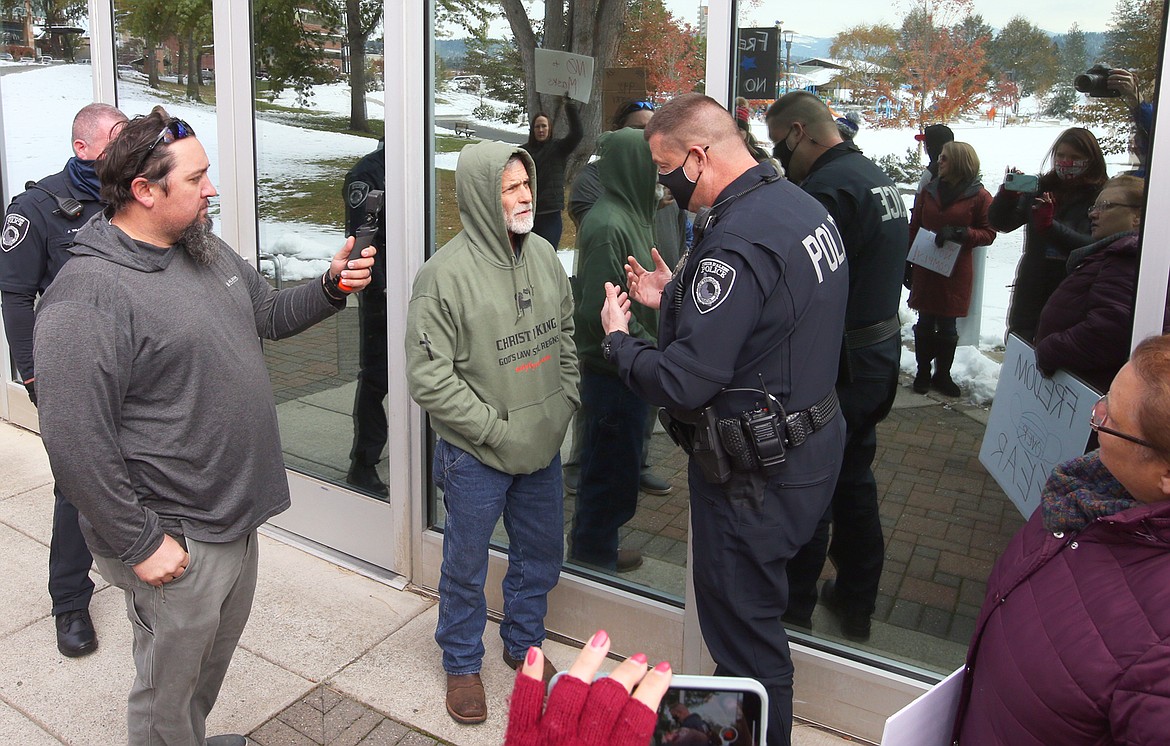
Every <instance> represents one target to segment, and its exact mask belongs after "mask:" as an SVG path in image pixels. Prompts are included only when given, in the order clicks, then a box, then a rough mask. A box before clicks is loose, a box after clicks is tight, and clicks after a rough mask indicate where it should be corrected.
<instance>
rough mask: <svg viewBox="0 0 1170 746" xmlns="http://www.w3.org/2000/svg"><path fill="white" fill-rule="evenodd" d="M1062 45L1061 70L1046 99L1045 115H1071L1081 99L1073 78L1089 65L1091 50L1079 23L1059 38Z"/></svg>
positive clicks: (1059, 43)
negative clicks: (1074, 86)
mask: <svg viewBox="0 0 1170 746" xmlns="http://www.w3.org/2000/svg"><path fill="white" fill-rule="evenodd" d="M1058 45H1059V47H1060V71H1059V74H1058V75H1057V79H1056V84H1055V85H1053V86H1052V89H1051V90H1050V91H1049V92H1048V95H1047V96H1046V97H1045V99H1044V109H1043V112H1044V115H1045V116H1050V117H1061V118H1064V117H1069V116H1071V115H1072V113H1073V110H1074V109H1075V108H1076V105H1077V102H1078V101H1079V100H1080V96H1079V94H1077V91H1076V89H1075V88H1073V79H1074V78H1076V76H1077V75H1080V74H1081V73H1082V72H1084V71H1085V69H1086V68H1087V67H1088V66H1089V62H1088V61H1089V50H1088V46H1087V41H1086V37H1085V32H1084V31H1081V29H1080V27H1079V26H1078V25H1077V24H1075V23H1074V24H1073V25H1072V27H1071V28H1069V30H1068V33H1067V34H1065V35H1064V37H1063V38H1061V39H1059V40H1058Z"/></svg>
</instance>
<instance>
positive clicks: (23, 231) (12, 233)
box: [0, 212, 29, 252]
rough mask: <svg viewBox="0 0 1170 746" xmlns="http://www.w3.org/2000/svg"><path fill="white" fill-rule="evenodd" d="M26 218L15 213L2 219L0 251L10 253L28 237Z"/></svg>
mask: <svg viewBox="0 0 1170 746" xmlns="http://www.w3.org/2000/svg"><path fill="white" fill-rule="evenodd" d="M28 226H29V222H28V218H26V217H25V216H23V215H18V214H17V213H15V212H14V213H10V214H9V215H8V217H7V218H5V219H4V231H3V233H0V249H3V250H4V251H6V252H7V251H12V250H13V249H15V248H16V247H17V246H19V245H20V242H21V241H23V240H24V237H25V236H27V235H28Z"/></svg>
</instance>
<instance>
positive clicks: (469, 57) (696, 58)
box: [428, 3, 703, 604]
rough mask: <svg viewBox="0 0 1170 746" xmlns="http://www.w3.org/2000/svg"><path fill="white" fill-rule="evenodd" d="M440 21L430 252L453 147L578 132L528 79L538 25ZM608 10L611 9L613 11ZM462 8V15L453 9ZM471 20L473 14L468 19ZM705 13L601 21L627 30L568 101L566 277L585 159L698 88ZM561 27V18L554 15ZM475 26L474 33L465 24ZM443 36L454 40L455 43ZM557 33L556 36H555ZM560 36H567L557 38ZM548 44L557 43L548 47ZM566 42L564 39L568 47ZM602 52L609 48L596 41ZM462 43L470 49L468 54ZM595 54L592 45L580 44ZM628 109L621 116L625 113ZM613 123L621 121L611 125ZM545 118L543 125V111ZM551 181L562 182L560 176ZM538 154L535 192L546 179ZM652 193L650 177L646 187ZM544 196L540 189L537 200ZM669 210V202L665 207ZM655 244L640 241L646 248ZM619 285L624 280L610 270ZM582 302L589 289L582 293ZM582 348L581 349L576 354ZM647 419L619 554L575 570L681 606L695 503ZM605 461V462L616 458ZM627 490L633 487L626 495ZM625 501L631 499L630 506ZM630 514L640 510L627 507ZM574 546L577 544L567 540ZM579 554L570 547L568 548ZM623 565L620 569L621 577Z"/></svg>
mask: <svg viewBox="0 0 1170 746" xmlns="http://www.w3.org/2000/svg"><path fill="white" fill-rule="evenodd" d="M442 10H443V13H444V16H443V17H442V18H441V19H440V28H439V29H438V32H439V33H438V34H437V35H438V36H439V40H438V42H437V44H436V52H437V56H438V58H439V59H438V64H439V67H438V68H437V69H436V73H435V90H434V92H433V96H434V99H433V101H434V110H433V111H434V122H435V125H436V128H435V133H434V141H433V142H434V153H435V171H434V174H435V176H434V203H435V206H434V210H433V212H432V214H433V215H434V216H435V217H434V222H433V226H434V232H435V235H434V238H433V243H432V244H431V245H430V247H428V253H429V252H431V251H434V250H435V249H436V248H437V247H439V246H442V245H443V244H444V243H445V242H446V241H447V240H449V239H450V237H451V236H453V235H454V234H455V233H457V232H458V231H459V230H460V228H461V223H460V218H459V211H458V206H457V203H456V200H455V192H454V178H453V169H454V167H455V163H456V160H457V153H458V151H459V150H461V149H462V148H463V147H464V146H465V145H466V144H467V143H468V142H469V141H474V140H478V139H495V140H502V141H504V142H511V143H514V144H517V145H519V144H523V143H524V142H525V141H526V139H528V138H529V135H530V127H529V122H530V117H532V118H536V115H537V114H538V113H539V112H542V111H543V112H546V115H547V116H548V117H549V119H550V120H551V125H552V127H551V130H552V133H551V135H550V137H549V138H548V139H549V140H550V141H554V142H555V141H557V140H558V139H562V138H564V137H565V136H567V135H569V134H570V131H571V129H572V128H571V127H570V126H569V125H570V121H569V120H570V116H569V115H568V114H566V112H565V106H566V104H565V102H563V101H562V95H561V94H563V91H557V92H554V91H540V94H541V95H538V94H537V92H536V91H533V90H530V89H528V88H525V87H524V85H523V81H524V80H532V78H531V76H529V75H527V74H526V72H525V70H524V69H523V68H522V66H521V57H522V56H523V55H520V54H518V53H517V51H516V50H517V49H518V48H519V47H520V46H521V45H523V44H533V43H534V40H533V38H532V36H531V32H530V27H526V25H525V23H523V22H521V23H518V25H517V27H516V28H508V29H501V28H496V27H482V28H480V27H479V25H478V24H477V23H469V24H467V25H464V26H461V25H459V18H457V17H456V18H454V19H452V18H448V17H447V14H450V13H451V11H450V9H449V8H448V7H447V6H446V4H444V6H443V9H442ZM606 12H610V11H606ZM457 15H458V14H457V13H456V16H457ZM464 20H466V19H464ZM542 20H543V22H545V23H550V21H549V20H548V19H540V18H532V19H528V23H529V24H532V25H539V24H540V23H541V22H542ZM696 20H697V19H691V22H690V23H685V22H683V20H682V19H679V18H676V17H674V16H671V15H670V14H669V13H668V12H667V11H666V9H665V8H663V7H658V6H657V5H656V4H654V3H646V4H643V7H640V8H635V9H634V10H632V11H631V12H630V14H629V15H628V17H627V18H626V19H625V20H624V23H618V22H616V21H614V22H613V23H606V24H604V25H599V28H601V27H604V28H606V29H607V30H614V29H622V30H623V31H622V33H621V36H620V39H619V41H618V44H617V51H616V53H614V54H613V55H612V56H611V57H610V58H609V59H608V60H604V59H603V60H602V62H599V63H598V67H604V72H602V71H601V70H599V74H598V75H597V76H595V80H594V88H593V94H592V97H591V98H590V101H589V103H570V104H568V106H573V107H576V106H579V107H580V112H581V116H580V120H581V125H580V126H581V127H582V128H583V133H582V139H581V144H580V146H578V147H577V148H576V150H575V151H574V152H573V153H572V154H570V155H569V157H568V158H567V159H566V160H565V165H564V169H565V170H564V191H565V197H567V198H568V201H569V203H570V205H569V213H570V214H569V219H566V218H564V211H563V210H561V209H559V207H563V204H562V205H560V206H558V207H557V208H554V209H557V212H558V214H560V215H561V223H562V225H563V233H562V235H561V239H560V250H559V251H558V255H559V257H560V259H561V263H562V265H563V266H564V269H565V272H566V273H567V274H569V275H570V276H572V275H574V274H579V273H580V263H581V258H580V256H579V254H580V251H581V245H580V236H581V230H582V222H581V221H582V220H584V219H586V217H585V214H586V213H587V212H588V210H589V208H590V207H591V206H592V204H593V203H594V202H595V201H596V200H597V198H598V196H600V194H601V193H603V187H602V184H601V180H600V179H599V177H598V172H597V167H596V166H595V165H586V164H587V161H588V160H589V159H590V156H591V155H593V154H594V153H595V151H596V142H597V139H598V136H599V135H601V133H602V132H603V131H605V130H609V129H618V128H620V127H621V126H636V127H644V126H645V122H646V121H647V120H648V118H649V117H650V116H651V115H652V113H653V108H654V101H655V100H662V99H664V98H666V97H668V96H671V95H676V94H677V93H680V92H684V91H689V90H692V89H693V87H694V86H695V85H697V84H700V83H701V78H702V59H703V55H702V53H701V51H699V52H698V53H696V52H697V50H700V49H701V43H700V39H699V37H698V32H697V26H698V24H697V23H696V22H695V21H696ZM551 22H552V23H555V20H554V21H551ZM468 29H470V30H468ZM444 36H450V37H452V39H451V40H450V41H448V40H447V39H444V38H443V37H444ZM555 36H556V34H555V32H553V33H552V34H551V35H550V38H551V37H555ZM557 38H559V37H557ZM550 46H551V44H550ZM567 46H568V43H567V42H566V48H567ZM599 47H604V44H600V43H599ZM463 50H466V51H465V52H463ZM572 51H574V52H581V53H585V54H590V55H593V54H594V52H593V51H585V50H582V49H573V50H572ZM619 114H620V116H618V115H619ZM615 119H620V120H621V121H620V124H619V125H618V126H616V127H615V126H614V121H615ZM538 122H539V123H540V124H543V123H544V122H545V119H544V118H539V120H538ZM552 178H554V179H555V178H556V176H555V175H554V176H553V177H552ZM541 179H542V176H541V170H540V165H539V159H538V167H537V182H538V190H539V188H540V184H541V183H543V182H542V181H541ZM649 188H650V189H651V190H653V184H652V183H651V184H650V185H649ZM537 199H538V200H539V199H540V197H539V194H538V196H537ZM649 199H650V200H651V201H653V202H654V204H655V205H656V209H655V211H654V212H655V216H654V217H655V218H656V219H655V221H654V223H655V227H654V231H653V233H654V234H655V236H656V237H655V238H653V239H651V240H653V241H656V245H657V246H658V247H659V248H660V250H661V252H662V253H663V255H664V256H667V257H670V259H669V260H668V261H671V263H673V262H674V261H675V260H677V258H678V256H679V254H680V253H681V251H682V247H683V244H684V241H685V234H686V219H685V217H684V215H683V214H682V212H681V211H680V210H679V209H678V207H677V205H675V204H674V202H673V200H672V199H670V197H669V195H668V194H659V195H653V194H651V195H650V197H649ZM657 208H661V209H657ZM649 246H650V244H649V243H648V244H647V245H646V246H645V247H642V248H643V250H644V251H647V252H648V251H649ZM612 279H614V280H615V281H618V280H622V279H623V278H620V277H614V278H612ZM577 301H578V303H580V302H581V296H580V295H578V296H577ZM578 352H579V355H580V354H581V353H582V352H583V351H582V350H580V349H579V350H578ZM639 406H640V407H641V410H642V411H641V412H639V414H640V415H641V417H640V419H642V421H644V422H645V423H646V425H647V428H646V429H645V430H644V431H643V429H642V428H638V432H637V433H636V434H635V437H634V438H633V440H632V442H633V443H634V445H632V446H630V447H628V448H627V449H626V450H628V451H630V454H628V455H630V456H631V459H630V461H631V463H632V464H633V466H632V471H633V473H634V477H633V479H634V481H635V483H634V484H633V485H632V493H633V498H634V501H635V504H634V505H627V507H626V508H625V510H627V511H628V512H627V513H626V515H625V517H628V520H627V521H624V523H623V522H622V521H617V523H618V524H619V525H620V527H618V526H614V527H613V529H612V530H613V532H616V537H614V536H611V537H609V538H607V544H609V543H612V540H613V539H614V538H616V541H617V544H618V546H617V547H615V548H613V549H620V550H621V551H620V554H618V555H617V556H616V557H613V556H607V558H606V560H605V561H604V562H598V561H588V558H586V560H587V561H585V562H580V563H578V562H572V561H570V565H569V566H570V567H571V568H573V569H574V571H576V572H580V573H581V574H585V575H589V576H591V577H594V578H598V579H602V580H604V581H605V582H616V583H620V584H621V585H623V586H625V587H630V588H635V589H637V590H639V591H640V592H643V593H646V594H648V595H651V596H654V597H657V598H663V599H668V600H670V601H671V602H674V603H680V604H681V602H682V598H683V596H684V593H685V563H686V535H687V534H686V532H687V500H688V494H687V491H686V476H685V475H686V457H685V455H683V454H682V452H681V451H680V450H679V449H678V448H677V447H676V446H675V445H674V444H673V443H671V442H670V441H669V439H668V438H667V437H666V435H665V434H664V433H663V432H662V431H661V428H660V427H659V428H657V429H656V428H655V427H654V425H655V424H656V423H657V418H656V416H655V415H654V413H653V412H648V413H647V412H645V405H644V404H640V403H639ZM582 421H583V418H582V417H581V416H578V418H577V426H576V427H575V428H572V429H571V430H570V432H569V433H568V435H567V436H566V440H565V443H564V444H563V446H562V450H561V454H562V458H563V459H564V460H565V463H566V468H565V471H564V476H565V485H566V494H565V503H564V512H565V517H566V525H565V536H566V537H567V538H570V537H571V533H572V528H573V517H574V515H575V514H576V513H577V510H578V498H579V495H578V493H577V491H576V490H577V486H578V484H577V479H578V473H577V470H576V464H577V461H578V455H579V453H578V452H579V445H580V443H581V441H582V439H583V435H582ZM606 463H609V462H608V461H607V462H606ZM628 491H630V490H628ZM627 502H628V501H627ZM430 508H431V511H430V512H431V518H430V522H431V525H434V526H439V527H441V526H442V525H443V524H444V520H445V515H444V512H443V504H442V500H441V495H440V492H439V490H437V489H435V490H432V499H431V503H430ZM631 513H632V517H630V514H631ZM493 542H494V543H496V544H498V545H500V546H506V544H507V536H506V533H505V531H504V529H503V525H502V523H501V524H499V525H497V527H496V530H495V533H494V535H493ZM569 543H571V542H569ZM570 551H572V550H570ZM617 571H620V574H619V572H617Z"/></svg>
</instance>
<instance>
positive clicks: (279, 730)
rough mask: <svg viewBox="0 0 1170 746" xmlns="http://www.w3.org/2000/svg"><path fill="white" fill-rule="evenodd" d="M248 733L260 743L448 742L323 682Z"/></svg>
mask: <svg viewBox="0 0 1170 746" xmlns="http://www.w3.org/2000/svg"><path fill="white" fill-rule="evenodd" d="M248 737H249V738H250V739H251V740H252V741H255V742H256V743H257V744H258V745H259V746H322V745H323V744H329V746H358V745H359V744H360V745H361V746H437V745H438V744H446V743H447V742H446V741H440V740H438V739H436V738H433V737H431V736H429V735H427V734H426V733H423V732H421V731H416V730H411V729H410V728H409V727H408V726H406V725H403V724H402V723H400V722H398V721H397V720H391V719H390V718H388V717H386V716H385V715H383V714H382V713H380V712H378V711H376V710H373V709H371V708H370V707H369V706H367V705H365V704H362V703H361V702H358V701H357V700H355V699H350V698H349V697H346V696H345V695H343V694H341V693H339V692H336V691H334V690H333V689H330V688H329V687H328V686H324V685H322V686H319V687H317V688H316V689H314V690H313V691H312V692H310V693H309V694H308V695H307V696H306V697H305V698H304V699H302V700H301V701H300V702H297V703H296V704H294V705H292V706H290V707H289V708H288V709H286V710H285V711H284V712H282V713H280V714H279V715H277V716H276V717H274V718H272V719H271V720H269V721H268V722H267V723H265V724H264V725H262V726H261V727H259V728H257V729H256V730H255V731H253V732H252V733H251V734H249V736H248Z"/></svg>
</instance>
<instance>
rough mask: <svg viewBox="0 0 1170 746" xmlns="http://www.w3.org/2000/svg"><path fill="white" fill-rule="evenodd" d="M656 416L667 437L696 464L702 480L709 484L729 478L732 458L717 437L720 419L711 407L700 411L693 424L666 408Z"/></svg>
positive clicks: (725, 480) (718, 482) (721, 482)
mask: <svg viewBox="0 0 1170 746" xmlns="http://www.w3.org/2000/svg"><path fill="white" fill-rule="evenodd" d="M658 419H659V421H660V422H661V423H662V426H663V427H664V428H665V429H666V432H667V434H668V435H670V439H671V440H673V441H674V442H675V443H676V444H677V445H678V447H679V448H682V449H683V451H685V452H686V454H687V455H688V456H690V457H691V458H693V459H694V460H695V463H697V464H698V465H699V471H701V472H702V473H703V479H705V480H706V481H707V482H709V483H710V484H724V483H726V482H727V480H729V479H731V459H730V458H729V457H728V455H727V451H726V450H724V448H723V443H722V442H721V440H720V438H719V418H718V417H717V416H716V414H715V408H714V407H706V408H704V409H703V410H701V411H700V412H699V413H698V418H697V421H696V422H695V423H694V424H691V423H688V422H686V421H684V420H681V419H679V418H678V417H675V416H673V415H671V414H670V413H669V412H668V411H666V410H665V409H661V410H659V412H658Z"/></svg>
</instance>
